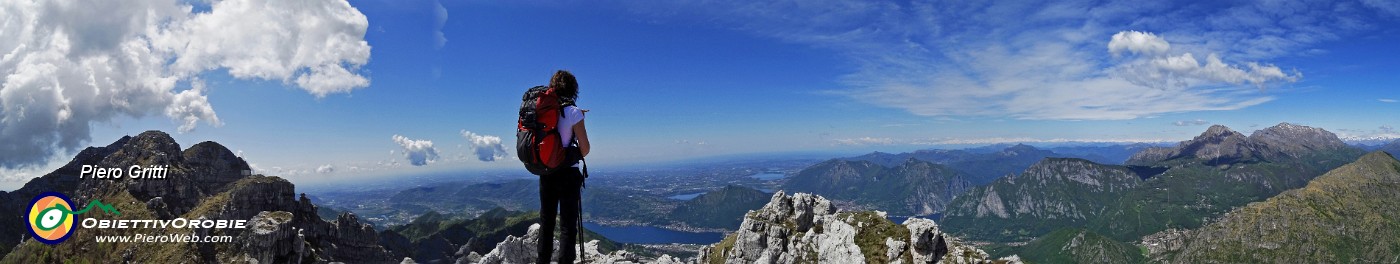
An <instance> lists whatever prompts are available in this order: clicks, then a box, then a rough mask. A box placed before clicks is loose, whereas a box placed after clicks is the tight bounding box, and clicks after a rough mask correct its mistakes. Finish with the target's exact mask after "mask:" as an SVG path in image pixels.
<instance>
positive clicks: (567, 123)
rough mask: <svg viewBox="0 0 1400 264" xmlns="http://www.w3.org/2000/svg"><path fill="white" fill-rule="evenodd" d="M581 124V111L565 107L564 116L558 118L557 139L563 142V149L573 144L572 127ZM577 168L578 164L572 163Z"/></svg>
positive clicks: (574, 107) (575, 107) (573, 107)
mask: <svg viewBox="0 0 1400 264" xmlns="http://www.w3.org/2000/svg"><path fill="white" fill-rule="evenodd" d="M579 122H583V110H581V109H578V107H577V106H572V105H570V106H565V107H564V116H563V117H560V118H559V139H560V140H563V142H561V143H564V147H568V146H569V144H572V143H573V142H574V125H577V124H578V123H579ZM574 167H578V163H574Z"/></svg>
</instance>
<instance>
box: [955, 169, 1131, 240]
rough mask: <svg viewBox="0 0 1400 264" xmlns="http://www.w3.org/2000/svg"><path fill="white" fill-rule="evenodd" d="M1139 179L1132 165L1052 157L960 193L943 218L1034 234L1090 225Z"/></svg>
mask: <svg viewBox="0 0 1400 264" xmlns="http://www.w3.org/2000/svg"><path fill="white" fill-rule="evenodd" d="M1141 182H1142V180H1141V176H1140V175H1138V174H1136V173H1134V172H1133V171H1132V170H1130V169H1129V168H1128V167H1124V166H1114V165H1100V164H1097V163H1093V162H1090V161H1087V160H1082V159H1066V158H1048V159H1045V160H1043V161H1041V162H1040V163H1036V164H1035V165H1032V166H1031V167H1030V168H1027V169H1026V171H1025V172H1022V173H1021V175H1019V176H1015V177H1004V178H1001V179H998V180H997V181H996V182H993V183H992V184H989V185H986V186H982V187H978V188H974V189H972V190H970V191H968V192H967V193H965V194H963V195H962V196H959V197H958V198H957V199H955V200H954V201H953V203H952V204H951V205H949V210H948V212H947V213H945V214H944V216H943V220H942V221H943V223H944V224H945V225H950V226H957V227H959V232H961V233H964V234H972V235H979V236H983V237H987V236H997V235H1002V233H1003V232H1010V233H1011V234H1007V235H1022V236H1024V235H1030V236H1036V235H1039V234H1044V233H1047V232H1049V231H1051V230H1054V229H1058V228H1061V227H1067V226H1082V225H1085V224H1087V223H1088V221H1089V220H1091V219H1095V218H1097V217H1099V215H1100V214H1101V213H1103V211H1102V210H1103V207H1102V206H1101V205H1103V204H1108V203H1111V202H1112V201H1113V200H1114V199H1116V197H1118V195H1119V194H1120V193H1122V192H1124V191H1127V190H1129V189H1131V188H1134V187H1136V186H1137V185H1138V184H1140V183H1141Z"/></svg>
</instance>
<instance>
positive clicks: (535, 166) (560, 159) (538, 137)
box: [515, 86, 573, 175]
mask: <svg viewBox="0 0 1400 264" xmlns="http://www.w3.org/2000/svg"><path fill="white" fill-rule="evenodd" d="M521 100H522V101H523V102H521V103H520V121H519V122H518V123H517V125H516V132H515V154H516V157H520V162H522V163H525V169H527V170H530V173H533V174H535V175H549V174H551V173H554V171H555V170H557V169H560V168H562V167H564V166H569V165H573V163H572V162H569V163H565V161H568V160H567V158H566V156H568V153H567V151H566V150H565V149H564V144H563V143H562V142H563V140H562V139H561V138H560V136H559V127H558V126H559V118H560V117H562V115H563V113H562V110H563V105H562V104H561V103H560V101H559V94H558V93H557V92H556V91H555V89H554V88H550V87H544V86H535V87H532V88H530V90H528V91H525V96H524V97H522V98H521Z"/></svg>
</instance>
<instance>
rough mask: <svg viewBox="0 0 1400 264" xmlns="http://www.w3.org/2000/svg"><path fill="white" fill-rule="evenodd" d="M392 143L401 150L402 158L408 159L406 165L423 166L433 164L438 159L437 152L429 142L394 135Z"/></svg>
mask: <svg viewBox="0 0 1400 264" xmlns="http://www.w3.org/2000/svg"><path fill="white" fill-rule="evenodd" d="M393 139H394V143H395V144H399V147H401V148H403V149H402V150H403V151H402V152H403V155H404V158H406V159H408V164H412V165H413V166H423V165H428V164H429V163H433V162H435V161H437V159H438V151H437V149H436V148H433V142H432V141H430V140H414V139H409V138H408V137H404V136H400V135H394V137H393Z"/></svg>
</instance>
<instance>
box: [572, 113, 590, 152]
mask: <svg viewBox="0 0 1400 264" xmlns="http://www.w3.org/2000/svg"><path fill="white" fill-rule="evenodd" d="M584 121H586V120H579V121H578V124H574V139H577V140H578V150H579V154H581V155H583V157H587V156H588V128H586V127H584V126H583V123H584Z"/></svg>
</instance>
